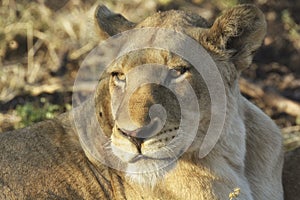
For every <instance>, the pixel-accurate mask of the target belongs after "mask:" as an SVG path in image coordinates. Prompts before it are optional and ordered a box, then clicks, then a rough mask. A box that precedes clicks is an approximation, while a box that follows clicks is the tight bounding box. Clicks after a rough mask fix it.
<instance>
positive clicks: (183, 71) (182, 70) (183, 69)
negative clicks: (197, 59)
mask: <svg viewBox="0 0 300 200" xmlns="http://www.w3.org/2000/svg"><path fill="white" fill-rule="evenodd" d="M178 71H179V72H180V74H184V73H185V72H186V68H185V67H181V68H180V69H178Z"/></svg>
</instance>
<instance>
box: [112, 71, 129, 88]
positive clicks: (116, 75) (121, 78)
mask: <svg viewBox="0 0 300 200" xmlns="http://www.w3.org/2000/svg"><path fill="white" fill-rule="evenodd" d="M111 76H112V78H113V82H114V83H115V84H116V85H117V86H120V85H121V84H123V83H125V81H126V76H125V74H123V73H122V72H112V73H111Z"/></svg>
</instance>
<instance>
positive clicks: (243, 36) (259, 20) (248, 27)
mask: <svg viewBox="0 0 300 200" xmlns="http://www.w3.org/2000/svg"><path fill="white" fill-rule="evenodd" d="M265 34H266V21H265V17H264V14H263V13H262V12H261V11H260V9H258V8H257V7H256V6H254V5H249V4H244V5H239V6H236V7H233V8H231V9H229V10H227V11H226V12H225V13H224V14H223V15H221V16H220V17H218V18H217V20H216V21H215V22H214V24H213V26H212V27H211V28H210V29H209V30H208V32H207V33H206V41H207V42H208V43H209V45H210V46H209V45H208V46H209V47H211V48H210V49H212V51H213V52H216V53H217V54H229V57H230V59H231V60H232V61H233V62H234V63H235V64H236V67H237V68H238V69H240V70H243V69H245V68H247V67H248V66H249V65H250V64H251V62H252V57H253V53H254V52H255V51H256V50H257V49H258V48H259V47H260V46H261V44H262V41H263V39H264V37H265Z"/></svg>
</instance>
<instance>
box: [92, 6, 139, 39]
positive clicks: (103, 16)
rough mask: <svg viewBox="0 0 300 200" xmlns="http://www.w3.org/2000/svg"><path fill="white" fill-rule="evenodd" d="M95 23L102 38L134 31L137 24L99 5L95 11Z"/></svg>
mask: <svg viewBox="0 0 300 200" xmlns="http://www.w3.org/2000/svg"><path fill="white" fill-rule="evenodd" d="M95 22H96V24H97V25H98V28H99V30H100V36H101V37H105V38H107V37H109V36H113V35H116V34H118V33H121V32H123V31H126V30H129V29H132V28H133V27H134V26H135V23H133V22H130V21H128V20H127V19H126V18H125V17H123V16H122V15H121V14H118V13H114V12H112V11H110V10H109V9H108V8H107V7H106V6H104V5H98V6H97V8H96V10H95Z"/></svg>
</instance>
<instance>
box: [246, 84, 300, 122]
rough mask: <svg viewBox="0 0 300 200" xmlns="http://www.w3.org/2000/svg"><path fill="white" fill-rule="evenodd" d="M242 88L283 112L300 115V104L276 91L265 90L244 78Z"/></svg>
mask: <svg viewBox="0 0 300 200" xmlns="http://www.w3.org/2000/svg"><path fill="white" fill-rule="evenodd" d="M240 89H241V92H242V93H244V94H246V95H248V96H250V97H252V98H258V99H262V100H263V101H264V102H265V103H266V104H267V105H270V106H272V107H275V108H276V109H278V110H279V111H281V112H285V113H287V114H289V115H291V116H294V117H298V116H300V104H299V103H298V102H295V101H292V100H290V99H287V98H285V97H283V96H281V95H279V94H278V93H276V92H275V91H271V90H264V89H262V88H261V87H260V86H259V85H257V84H254V83H250V82H249V81H247V80H246V79H244V78H241V79H240Z"/></svg>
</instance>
